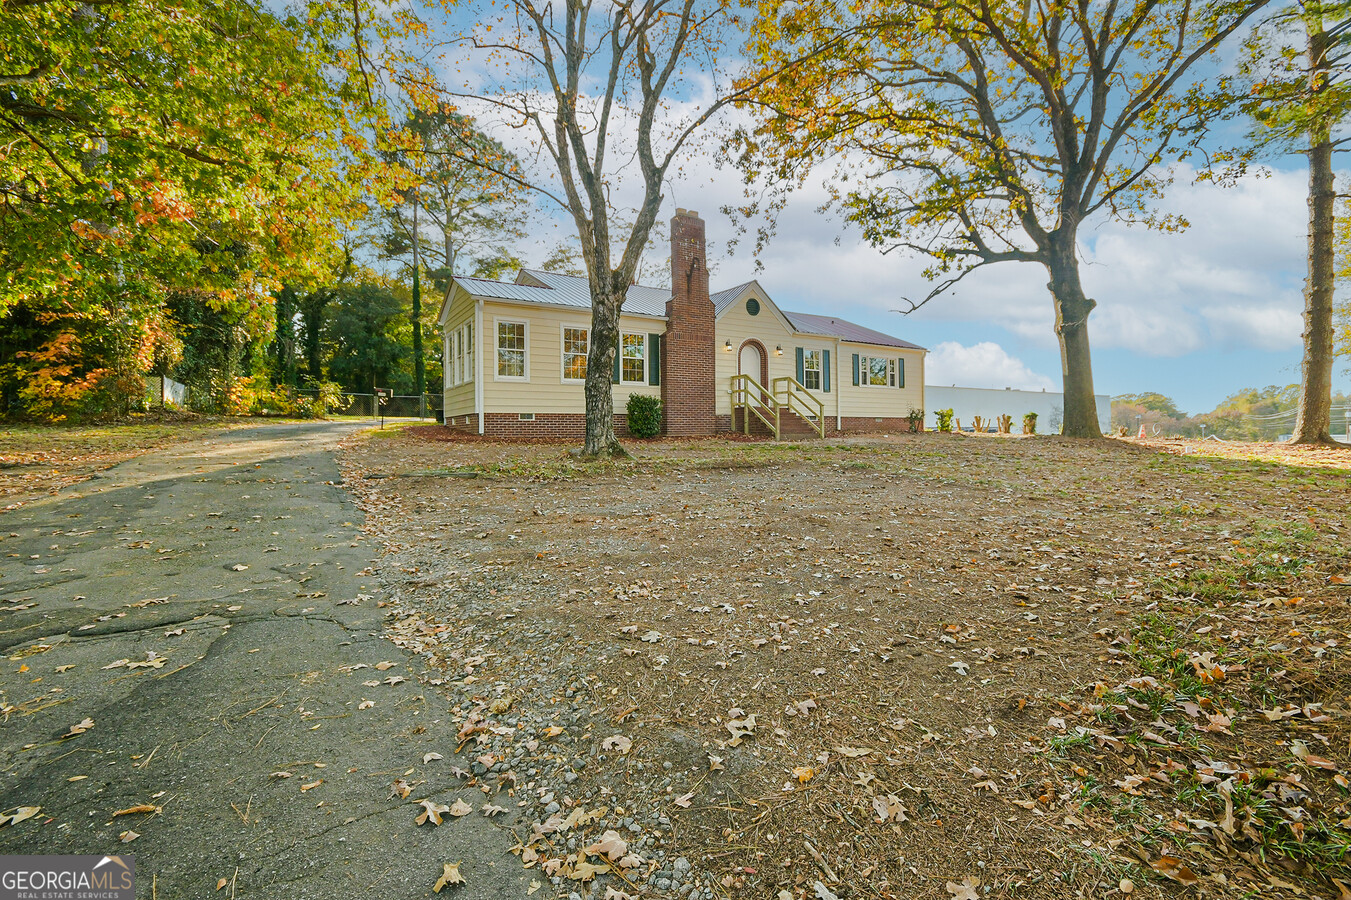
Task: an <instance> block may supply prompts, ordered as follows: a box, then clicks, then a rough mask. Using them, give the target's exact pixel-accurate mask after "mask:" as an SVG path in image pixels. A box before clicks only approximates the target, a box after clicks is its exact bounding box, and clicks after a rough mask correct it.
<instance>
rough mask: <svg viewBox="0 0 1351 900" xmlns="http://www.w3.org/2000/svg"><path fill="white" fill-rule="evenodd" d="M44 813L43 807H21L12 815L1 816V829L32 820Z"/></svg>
mask: <svg viewBox="0 0 1351 900" xmlns="http://www.w3.org/2000/svg"><path fill="white" fill-rule="evenodd" d="M41 811H42V807H41V806H20V807H19V808H18V809H16V810H15V811H14V812H12V813H4V814H0V828H4V827H5V826H6V825H14V824H17V823H19V822H22V821H24V820H25V819H31V818H33V816H36V815H37V814H38V813H39V812H41Z"/></svg>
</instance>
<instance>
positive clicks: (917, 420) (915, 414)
mask: <svg viewBox="0 0 1351 900" xmlns="http://www.w3.org/2000/svg"><path fill="white" fill-rule="evenodd" d="M905 418H906V419H907V420H908V421H909V422H910V431H911V432H912V433H913V432H917V431H919V429H920V426H922V425H923V424H924V410H922V409H915V408H914V407H911V408H910V412H908V413H906V414H905Z"/></svg>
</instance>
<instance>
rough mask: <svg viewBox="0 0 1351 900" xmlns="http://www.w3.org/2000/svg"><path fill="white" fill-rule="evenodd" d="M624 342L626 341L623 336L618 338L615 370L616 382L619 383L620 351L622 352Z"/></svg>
mask: <svg viewBox="0 0 1351 900" xmlns="http://www.w3.org/2000/svg"><path fill="white" fill-rule="evenodd" d="M623 343H624V342H623V339H622V338H620V339H617V340H616V341H615V371H614V382H615V384H619V352H620V347H622V346H623Z"/></svg>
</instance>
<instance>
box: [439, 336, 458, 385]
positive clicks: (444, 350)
mask: <svg viewBox="0 0 1351 900" xmlns="http://www.w3.org/2000/svg"><path fill="white" fill-rule="evenodd" d="M450 336H451V332H449V331H447V332H446V333H445V335H444V336H443V339H442V341H441V390H442V391H445V390H446V389H447V388H452V387H454V386H455V385H454V384H453V383H452V382H451V380H450V365H451V360H450Z"/></svg>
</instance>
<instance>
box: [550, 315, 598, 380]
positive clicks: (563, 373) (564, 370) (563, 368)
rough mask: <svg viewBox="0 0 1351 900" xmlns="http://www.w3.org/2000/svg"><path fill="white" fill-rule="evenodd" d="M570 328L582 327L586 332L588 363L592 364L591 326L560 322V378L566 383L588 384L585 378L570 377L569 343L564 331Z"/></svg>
mask: <svg viewBox="0 0 1351 900" xmlns="http://www.w3.org/2000/svg"><path fill="white" fill-rule="evenodd" d="M569 328H580V329H581V330H582V331H585V332H586V355H587V365H588V366H589V365H591V326H590V325H578V324H577V323H576V322H560V323H558V378H559V380H560V381H562V382H563V383H564V384H586V379H585V378H569V377H568V358H567V347H568V345H567V340H566V337H565V334H564V333H565V332H566V331H567V330H568V329H569Z"/></svg>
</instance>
